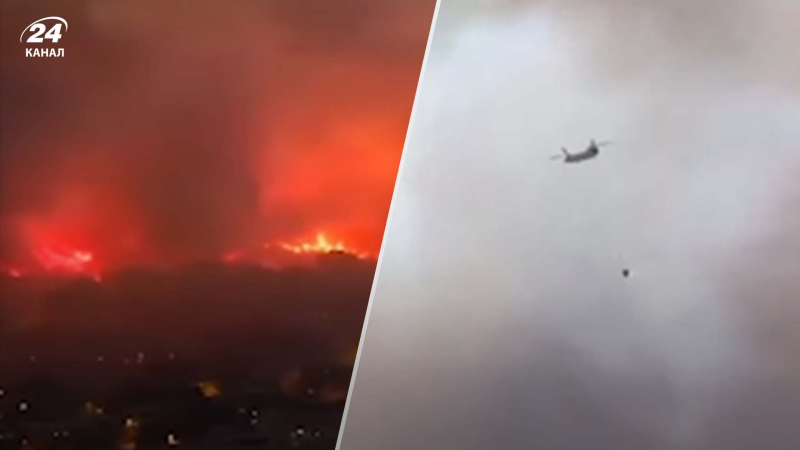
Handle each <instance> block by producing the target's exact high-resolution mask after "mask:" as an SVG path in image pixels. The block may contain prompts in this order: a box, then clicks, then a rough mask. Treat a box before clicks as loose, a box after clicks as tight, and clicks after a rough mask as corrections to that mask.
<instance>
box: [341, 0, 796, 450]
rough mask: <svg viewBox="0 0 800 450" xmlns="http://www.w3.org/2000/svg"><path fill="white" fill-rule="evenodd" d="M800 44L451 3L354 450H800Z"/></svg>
mask: <svg viewBox="0 0 800 450" xmlns="http://www.w3.org/2000/svg"><path fill="white" fill-rule="evenodd" d="M798 20H800V4H798V3H797V2H795V1H787V0H766V1H755V0H753V1H719V0H703V1H688V0H678V1H670V2H661V1H655V0H653V1H627V0H606V1H588V0H568V1H544V0H543V1H529V2H524V1H516V2H491V1H481V2H479V1H465V2H461V1H455V0H443V1H442V2H441V6H440V11H439V17H438V24H439V27H438V28H437V29H436V31H435V34H434V38H433V44H432V48H431V52H430V55H429V60H428V64H427V69H426V74H425V78H424V80H423V83H422V88H421V90H420V91H419V93H418V96H419V100H418V102H419V103H418V107H417V110H416V112H415V117H414V122H413V123H412V132H411V136H410V140H409V142H408V144H407V147H406V153H405V155H404V163H403V164H404V167H403V169H402V171H401V177H400V180H399V187H398V189H397V191H396V192H395V200H394V205H393V208H394V209H393V212H392V213H391V214H392V216H391V219H390V220H391V222H390V225H389V230H388V235H387V239H386V241H385V243H384V245H385V249H384V256H383V260H382V262H381V266H380V271H379V277H378V282H377V290H376V293H375V295H374V298H373V304H372V313H371V316H370V317H369V324H368V329H367V334H366V340H365V343H364V344H363V345H364V348H363V353H362V356H361V362H360V365H359V366H358V373H357V378H356V383H355V386H354V390H353V397H352V402H351V403H350V406H349V414H348V417H347V419H346V428H345V432H344V439H343V442H342V448H343V449H344V450H362V449H363V450H366V449H373V448H381V449H408V448H415V449H424V448H430V449H459V450H464V449H486V448H502V449H530V448H543V449H550V448H552V449H556V448H558V449H586V448H614V449H620V450H628V449H630V450H633V449H641V448H650V449H670V450H671V449H692V450H694V449H698V450H699V449H713V450H722V449H725V450H731V449H752V448H795V447H798V446H800V432H798V430H797V423H798V418H800V354H798V353H797V352H796V345H797V342H800V332H799V331H797V330H800V303H798V302H797V301H796V298H798V297H799V296H800V282H799V281H797V278H796V274H797V273H798V272H799V271H800V258H798V257H797V256H796V255H797V254H798V252H800V238H798V237H797V233H796V230H797V226H798V225H800V221H799V220H798V217H800V186H798V185H797V183H796V182H795V180H796V179H797V177H798V175H800V153H798V152H800V81H798V80H800V54H799V53H798V52H797V51H796V48H795V44H793V43H794V42H800V28H798V27H797V21H798ZM591 138H595V139H598V140H612V141H613V142H614V145H613V146H610V147H606V148H604V149H603V150H602V151H601V154H600V157H599V158H598V159H596V160H593V161H590V162H587V163H584V164H580V165H564V164H563V163H560V162H556V161H552V160H550V159H549V158H550V156H551V155H553V154H557V153H558V151H559V150H558V149H559V147H561V146H566V147H568V148H570V149H572V150H574V151H577V150H580V149H581V148H582V147H583V146H585V145H586V144H587V143H588V140H589V139H591ZM623 268H629V269H630V270H631V276H630V278H627V279H626V278H623V277H622V275H621V271H622V269H623Z"/></svg>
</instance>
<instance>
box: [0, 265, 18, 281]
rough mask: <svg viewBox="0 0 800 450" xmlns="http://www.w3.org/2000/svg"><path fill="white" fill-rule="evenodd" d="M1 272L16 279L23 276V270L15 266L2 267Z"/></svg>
mask: <svg viewBox="0 0 800 450" xmlns="http://www.w3.org/2000/svg"><path fill="white" fill-rule="evenodd" d="M0 272H2V273H5V274H6V275H8V276H9V277H10V278H14V279H15V280H16V279H20V278H22V271H21V270H19V269H17V268H15V267H3V268H0Z"/></svg>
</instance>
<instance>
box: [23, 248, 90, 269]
mask: <svg viewBox="0 0 800 450" xmlns="http://www.w3.org/2000/svg"><path fill="white" fill-rule="evenodd" d="M34 256H36V259H38V260H39V263H40V264H41V265H42V267H44V268H45V269H46V270H65V271H68V272H75V273H81V272H83V271H84V270H85V269H86V266H87V265H88V264H89V263H91V262H92V261H94V255H93V254H92V253H91V252H87V251H82V250H60V251H59V250H54V249H51V248H43V249H40V250H37V251H36V252H35V253H34Z"/></svg>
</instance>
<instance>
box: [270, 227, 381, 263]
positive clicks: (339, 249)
mask: <svg viewBox="0 0 800 450" xmlns="http://www.w3.org/2000/svg"><path fill="white" fill-rule="evenodd" d="M280 247H281V248H282V249H284V250H286V251H287V252H291V253H295V254H298V255H300V254H330V253H346V254H350V255H354V256H357V257H359V258H361V259H365V258H368V257H369V254H368V253H362V252H358V251H357V250H354V249H351V248H348V247H347V246H345V245H344V243H343V242H342V241H337V242H336V243H335V244H332V243H331V242H329V241H328V239H327V238H326V237H325V235H324V234H323V233H319V234H317V239H316V241H314V242H300V243H297V244H288V243H285V242H281V243H280Z"/></svg>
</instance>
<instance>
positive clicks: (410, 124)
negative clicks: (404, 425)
mask: <svg viewBox="0 0 800 450" xmlns="http://www.w3.org/2000/svg"><path fill="white" fill-rule="evenodd" d="M440 3H441V0H436V6H434V8H433V20H432V21H431V30H430V32H428V43H427V44H426V45H425V54H424V55H423V57H422V68H421V69H420V73H419V80H417V90H416V92H415V93H414V103H413V104H412V105H411V115H410V116H409V119H408V128H407V129H406V138H405V141H404V142H403V152H402V153H401V154H400V163H399V164H398V168H397V176H396V177H395V180H394V190H393V191H392V200H391V202H390V203H389V212H388V214H387V216H386V226H385V227H384V229H383V240H381V249H380V251H379V252H378V262H377V264H376V266H375V275H374V277H373V279H372V288H371V290H370V293H369V301H368V302H367V312H366V314H365V315H364V325H363V326H362V327H361V337H360V338H359V341H358V351H357V352H356V360H355V363H354V364H353V374H352V375H351V376H350V386H349V388H348V389H347V399H346V400H345V403H344V412H343V413H342V423H341V425H339V437H338V438H337V439H336V450H340V449H341V446H342V437H343V436H344V427H345V423H346V422H347V412H348V410H349V409H350V401H351V399H352V396H353V388H354V387H355V383H356V375H357V374H358V363H359V361H360V360H361V351H362V350H363V349H364V338H365V337H366V335H367V325H368V324H369V316H370V313H371V312H372V302H373V300H374V297H375V287H376V286H377V285H378V275H379V274H380V272H381V264H382V263H383V251H384V250H385V249H386V236H387V235H388V234H389V226H390V225H391V222H392V211H393V210H394V205H395V196H394V193H395V192H397V187H398V186H399V185H400V177H401V176H402V174H403V162H404V161H405V158H406V151H407V150H408V138H409V136H411V128H412V127H413V126H414V114H415V113H416V111H417V102H419V94H420V87H421V86H422V80H423V78H425V67H426V66H427V64H428V55H429V53H430V51H431V43H432V42H433V33H434V31H435V29H436V18H437V17H438V16H439V5H440Z"/></svg>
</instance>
